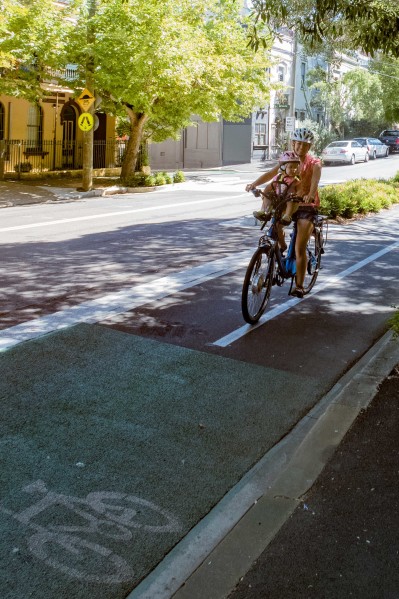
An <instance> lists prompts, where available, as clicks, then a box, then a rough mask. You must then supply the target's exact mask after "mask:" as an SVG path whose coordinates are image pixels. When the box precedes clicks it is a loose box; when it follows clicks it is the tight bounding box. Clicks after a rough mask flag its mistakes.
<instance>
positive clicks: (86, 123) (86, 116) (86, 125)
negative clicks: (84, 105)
mask: <svg viewBox="0 0 399 599" xmlns="http://www.w3.org/2000/svg"><path fill="white" fill-rule="evenodd" d="M78 125H79V129H81V130H82V131H90V129H92V128H93V125H94V117H93V115H92V114H90V112H83V113H82V114H81V115H80V117H79V118H78Z"/></svg>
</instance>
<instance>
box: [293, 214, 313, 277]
mask: <svg viewBox="0 0 399 599" xmlns="http://www.w3.org/2000/svg"><path fill="white" fill-rule="evenodd" d="M313 228H314V226H313V223H312V222H311V221H309V220H306V219H304V218H300V219H298V221H297V235H296V243H295V255H296V277H295V280H296V286H297V287H303V282H304V280H305V273H306V265H307V256H306V245H307V243H308V241H309V238H310V236H311V234H312V232H313Z"/></svg>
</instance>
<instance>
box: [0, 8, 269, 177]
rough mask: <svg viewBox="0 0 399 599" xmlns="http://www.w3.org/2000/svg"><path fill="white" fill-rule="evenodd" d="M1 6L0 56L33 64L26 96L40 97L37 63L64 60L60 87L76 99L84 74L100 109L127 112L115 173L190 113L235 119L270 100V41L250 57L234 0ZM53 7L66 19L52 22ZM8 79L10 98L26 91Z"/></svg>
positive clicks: (41, 71)
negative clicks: (70, 71)
mask: <svg viewBox="0 0 399 599" xmlns="http://www.w3.org/2000/svg"><path fill="white" fill-rule="evenodd" d="M3 1H4V2H6V4H7V7H6V8H7V10H4V11H3V13H2V14H3V15H4V19H5V20H6V26H5V29H6V31H7V32H8V33H9V35H8V36H7V35H4V36H0V60H1V59H3V60H4V61H5V60H6V57H7V56H9V54H10V53H13V56H14V57H15V59H18V60H20V61H22V62H24V63H26V64H34V69H36V70H34V76H33V75H29V77H30V83H31V92H32V94H33V95H34V94H36V97H37V96H38V95H39V93H40V91H39V90H40V87H39V84H40V78H43V77H44V65H49V66H52V67H56V68H58V69H63V68H64V67H65V66H66V65H67V64H68V63H72V64H76V65H78V71H77V75H78V76H77V79H76V80H74V81H73V82H71V81H67V80H65V81H62V80H61V79H60V78H59V82H60V83H61V84H62V83H63V84H64V85H66V86H68V87H73V88H74V90H75V92H76V95H79V94H80V92H81V89H82V88H83V87H86V86H87V79H86V76H87V72H89V73H91V74H92V75H93V85H92V87H93V89H94V90H95V91H96V94H98V95H100V96H101V98H102V101H103V102H102V107H103V109H104V110H106V111H108V112H112V113H113V114H116V115H125V116H126V115H127V117H128V121H129V124H130V129H129V133H128V134H129V142H128V148H127V152H126V157H125V160H124V163H123V166H122V168H123V172H124V176H126V175H127V174H128V173H129V172H132V171H134V168H135V166H136V164H135V162H136V160H137V155H138V151H139V147H140V143H141V141H142V140H143V139H146V138H148V136H149V135H150V136H151V137H152V139H153V140H154V141H162V140H164V139H167V138H168V137H170V136H176V135H178V132H179V131H180V130H181V129H182V128H184V127H185V126H187V125H188V124H190V120H191V116H192V115H193V114H195V115H198V116H200V117H201V118H202V119H203V120H204V121H216V120H218V119H219V118H220V117H222V118H225V119H226V120H230V121H239V120H241V119H243V118H245V117H246V116H248V115H249V114H250V113H251V111H252V110H253V108H255V107H256V106H260V105H265V104H267V103H268V101H269V95H270V89H271V87H272V85H274V84H271V83H270V81H269V78H268V77H267V76H265V75H266V72H267V69H268V67H270V66H271V58H270V52H269V50H270V48H271V40H270V41H269V42H268V44H267V47H266V48H265V50H264V51H260V52H258V53H257V54H256V55H254V53H253V51H252V50H251V49H250V48H248V44H247V25H248V22H247V20H246V19H245V17H243V16H242V14H241V12H242V11H241V5H240V3H238V2H235V1H234V0H223V1H222V2H221V1H220V0H162V2H160V1H159V0H129V1H124V0H96V2H95V3H91V2H88V1H87V0H74V1H72V2H70V3H68V4H67V5H66V8H62V9H61V8H60V7H58V9H56V11H55V9H54V8H52V9H51V10H50V8H49V7H50V5H54V4H55V3H54V2H52V0H29V2H26V3H25V2H22V0H21V1H20V2H18V0H3ZM93 6H95V11H91V7H93ZM60 10H62V11H64V14H65V13H66V14H70V15H71V17H72V18H70V19H63V18H60ZM1 30H2V28H0V33H1ZM10 32H12V35H11V33H10ZM55 34H57V35H55ZM12 74H13V75H15V70H14V73H11V75H12ZM38 75H39V77H37V76H38ZM42 75H43V77H41V76H42ZM35 77H36V78H35ZM9 81H10V82H12V81H14V83H13V85H14V88H13V89H14V92H15V93H21V94H22V93H23V94H25V95H27V90H26V85H21V86H19V79H18V77H17V78H15V77H14V79H13V78H12V77H10V80H9ZM3 82H4V80H3V78H2V79H0V86H1V84H3ZM1 91H3V92H5V91H10V90H8V88H7V89H5V88H4V86H3V88H2V89H1ZM121 130H123V128H121Z"/></svg>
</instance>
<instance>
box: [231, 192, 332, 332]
mask: <svg viewBox="0 0 399 599" xmlns="http://www.w3.org/2000/svg"><path fill="white" fill-rule="evenodd" d="M256 191H259V190H254V194H255V195H257V194H256V193H255V192H256ZM286 202H287V199H285V198H284V199H283V200H282V201H280V202H279V203H278V204H277V205H276V206H275V207H274V209H273V211H272V219H271V223H270V226H269V228H268V230H267V232H266V233H263V234H262V235H261V237H260V239H259V242H258V248H257V250H256V251H255V253H254V254H253V256H252V258H251V260H250V262H249V264H248V267H247V270H246V273H245V277H244V283H243V288H242V297H241V309H242V314H243V317H244V320H246V322H248V323H249V324H255V323H256V322H257V321H258V320H259V318H260V317H261V315H262V314H263V312H264V311H265V309H266V305H267V303H268V301H269V298H270V293H271V289H272V287H273V285H278V286H279V287H281V286H282V285H283V283H284V281H285V280H286V279H291V285H290V289H289V291H288V295H292V287H293V283H294V279H295V274H296V259H295V242H296V236H297V223H296V221H295V220H294V222H293V230H292V233H291V241H290V243H289V247H288V249H287V255H286V256H284V255H283V254H282V252H281V249H280V246H279V234H278V233H279V230H278V223H279V221H280V218H281V215H282V208H283V206H284V205H285V204H286ZM325 218H326V217H323V216H320V215H317V214H315V218H314V219H313V224H314V230H313V233H312V235H311V237H310V239H309V241H308V244H307V247H306V256H307V266H306V273H305V281H304V286H303V288H304V295H306V294H307V293H309V292H310V290H311V289H312V288H313V286H314V284H315V282H316V279H317V276H318V273H319V270H320V261H321V255H322V254H323V253H324V249H323V245H324V240H323V221H324V219H325ZM265 226H266V222H264V223H263V225H262V226H261V230H262V229H264V228H265Z"/></svg>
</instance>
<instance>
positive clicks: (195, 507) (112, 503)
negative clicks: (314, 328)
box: [0, 324, 317, 599]
mask: <svg viewBox="0 0 399 599" xmlns="http://www.w3.org/2000/svg"><path fill="white" fill-rule="evenodd" d="M0 371H1V374H0V395H1V406H2V419H1V425H0V426H1V451H0V459H1V474H0V476H1V485H0V489H1V491H0V494H1V497H0V520H1V530H2V535H1V541H0V564H1V568H0V572H1V573H0V592H1V597H2V599H27V598H28V597H29V598H33V599H53V598H54V597H57V599H60V598H63V597H65V598H68V599H83V598H84V599H117V598H123V597H126V595H127V594H128V593H129V592H130V591H132V589H133V588H134V587H135V586H136V585H137V584H138V583H139V582H140V580H142V579H143V578H144V577H145V576H146V575H147V574H148V573H149V572H150V571H151V570H152V569H153V568H154V567H155V566H156V565H157V564H158V563H159V562H160V561H161V560H162V558H163V557H164V556H165V555H166V554H167V553H168V551H170V550H171V549H172V548H173V547H174V546H175V545H176V544H177V543H178V542H179V540H180V539H182V538H183V537H184V536H185V535H186V534H187V533H188V532H189V531H190V529H192V528H193V526H195V525H196V524H197V523H198V522H199V521H200V520H201V518H203V517H204V516H205V515H206V514H207V513H208V512H209V511H210V510H211V509H212V507H213V506H215V504H217V502H218V501H220V499H221V498H222V497H223V496H224V495H225V494H226V493H227V492H228V491H229V490H230V489H231V488H232V487H233V486H234V485H235V484H236V483H237V482H238V481H239V480H240V479H241V478H242V476H243V475H244V474H245V473H246V472H247V471H248V470H249V469H250V468H251V467H252V466H253V465H254V464H255V463H256V462H257V461H258V460H259V459H260V458H261V457H262V456H263V455H264V454H265V452H267V450H268V449H270V448H271V447H272V446H273V445H275V443H276V442H277V441H278V440H279V439H280V438H281V437H282V436H283V435H284V434H285V433H286V432H287V431H288V430H290V428H291V427H292V426H293V425H294V424H295V423H296V422H297V421H298V420H299V419H300V418H301V416H302V415H303V414H304V413H306V412H307V411H308V410H309V409H310V407H311V406H312V405H314V403H315V401H316V399H317V398H316V397H315V387H317V385H315V381H314V379H312V378H311V377H306V376H301V377H300V376H297V375H295V374H292V373H289V374H288V373H286V372H282V371H279V370H274V369H271V368H266V367H262V366H259V365H254V364H249V363H244V362H241V361H238V360H233V359H231V358H225V357H222V356H218V355H212V354H208V353H204V352H199V351H195V350H192V349H187V348H182V347H178V346H174V345H169V344H165V343H160V342H157V341H153V340H148V339H143V338H141V337H138V336H135V335H130V334H127V333H123V332H119V331H115V330H112V329H109V328H106V327H102V326H99V325H87V324H81V325H77V326H74V327H71V328H70V329H66V330H64V331H62V332H56V333H53V334H50V335H46V336H44V337H41V338H39V339H36V340H32V341H29V342H26V343H23V344H20V345H18V346H16V347H14V348H13V349H10V350H8V351H6V352H3V353H1V354H0ZM298 390H300V392H298Z"/></svg>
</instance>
